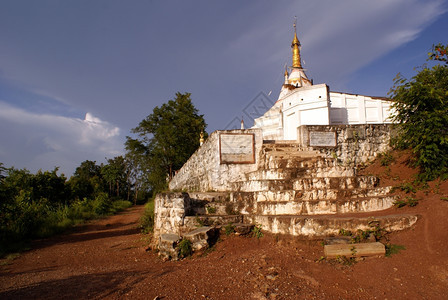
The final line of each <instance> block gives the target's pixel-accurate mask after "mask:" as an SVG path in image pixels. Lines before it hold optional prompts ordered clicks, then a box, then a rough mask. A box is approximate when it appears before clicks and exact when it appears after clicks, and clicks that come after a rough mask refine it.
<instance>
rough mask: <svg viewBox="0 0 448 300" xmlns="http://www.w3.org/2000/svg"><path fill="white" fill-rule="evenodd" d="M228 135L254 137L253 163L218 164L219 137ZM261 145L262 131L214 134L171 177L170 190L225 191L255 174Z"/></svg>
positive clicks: (226, 131)
mask: <svg viewBox="0 0 448 300" xmlns="http://www.w3.org/2000/svg"><path fill="white" fill-rule="evenodd" d="M229 133H237V134H238V133H243V134H246V133H251V134H254V135H255V163H252V164H221V163H220V153H219V135H220V134H229ZM262 145H263V137H262V131H261V129H246V130H219V131H215V132H213V133H212V134H211V135H210V136H209V138H208V139H207V140H206V141H205V143H204V144H203V145H202V146H201V147H200V148H199V149H198V150H197V151H196V152H195V153H194V154H193V155H192V156H191V157H190V158H189V159H188V161H187V162H186V163H185V164H184V165H183V167H182V168H181V169H180V170H179V172H178V173H177V174H176V175H175V176H174V177H173V179H172V180H171V181H170V183H169V188H170V190H182V191H228V190H229V189H230V183H231V182H233V181H238V180H242V179H244V178H245V177H244V176H245V173H247V172H251V171H255V170H257V163H258V160H259V153H260V150H261V147H262Z"/></svg>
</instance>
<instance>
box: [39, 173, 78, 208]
mask: <svg viewBox="0 0 448 300" xmlns="http://www.w3.org/2000/svg"><path fill="white" fill-rule="evenodd" d="M57 171H58V168H54V169H53V171H51V172H50V171H45V172H42V170H39V171H37V173H36V174H34V175H32V176H31V191H32V193H31V198H32V199H34V200H39V199H41V198H45V199H47V200H48V201H49V203H50V204H52V205H57V204H64V203H67V202H68V200H69V198H70V188H69V186H68V185H67V184H66V180H67V178H65V176H64V174H61V176H59V175H58V174H57Z"/></svg>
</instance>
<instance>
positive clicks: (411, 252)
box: [0, 188, 448, 300]
mask: <svg viewBox="0 0 448 300" xmlns="http://www.w3.org/2000/svg"><path fill="white" fill-rule="evenodd" d="M445 189H446V188H445ZM406 210H408V211H409V212H412V213H419V214H420V215H421V219H420V220H419V221H418V223H417V225H416V227H415V228H414V229H413V230H408V231H406V232H402V233H396V234H393V235H391V240H392V242H393V243H396V244H400V245H403V246H405V247H406V250H403V251H402V252H401V253H399V254H396V255H394V256H392V257H390V258H377V257H375V258H369V259H366V260H365V261H361V262H358V263H356V264H355V265H353V266H344V265H341V264H332V263H329V262H325V261H324V262H316V260H317V259H318V258H319V257H321V256H322V255H323V248H322V246H321V245H320V243H319V242H318V241H299V240H297V239H293V238H288V237H275V236H269V235H265V236H264V237H263V238H261V239H260V240H257V239H255V238H248V237H246V238H245V237H235V236H234V237H230V238H226V237H224V239H223V241H221V242H218V244H217V245H216V246H215V247H214V248H213V251H210V252H209V253H207V254H206V255H196V256H193V257H192V258H189V259H185V260H183V261H178V262H171V261H170V262H163V261H161V260H160V259H159V258H158V257H157V254H156V253H154V252H152V251H145V249H146V247H147V246H146V245H147V236H145V235H142V234H141V233H140V232H139V230H138V229H137V225H138V219H139V217H140V215H141V213H142V212H143V207H141V206H140V207H133V208H131V209H129V210H127V211H125V212H123V213H121V214H119V215H116V216H112V217H109V218H107V219H103V220H99V221H95V222H92V223H90V224H88V225H84V226H81V227H78V228H76V229H74V230H73V231H72V232H71V233H67V234H63V235H60V236H56V237H52V238H50V239H45V240H41V241H36V242H35V243H33V246H32V250H29V251H27V252H25V253H22V254H21V255H20V256H19V257H17V258H16V259H15V260H13V261H11V262H10V264H7V265H3V266H0V298H1V299H98V298H106V299H151V300H152V299H386V298H387V299H447V298H448V251H447V241H448V225H447V224H448V222H447V221H446V219H447V216H448V202H447V201H442V200H440V195H433V196H427V198H426V199H425V200H423V201H421V203H420V204H419V205H418V206H417V207H414V208H405V209H404V210H400V212H401V211H403V212H404V211H406ZM3 263H5V262H3Z"/></svg>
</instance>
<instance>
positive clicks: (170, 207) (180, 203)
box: [154, 192, 190, 240]
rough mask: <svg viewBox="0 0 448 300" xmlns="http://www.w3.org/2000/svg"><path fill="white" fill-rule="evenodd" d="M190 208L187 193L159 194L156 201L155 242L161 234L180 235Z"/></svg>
mask: <svg viewBox="0 0 448 300" xmlns="http://www.w3.org/2000/svg"><path fill="white" fill-rule="evenodd" d="M189 207H190V197H189V195H188V194H187V193H172V192H170V193H159V194H157V196H156V198H155V199H154V237H156V238H155V239H154V240H157V239H158V237H159V236H160V235H161V234H164V233H174V234H178V235H180V234H181V232H180V230H181V228H182V226H183V225H184V220H185V215H186V213H187V211H188V209H189Z"/></svg>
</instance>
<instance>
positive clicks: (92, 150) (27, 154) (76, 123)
mask: <svg viewBox="0 0 448 300" xmlns="http://www.w3.org/2000/svg"><path fill="white" fill-rule="evenodd" d="M0 126H1V127H2V128H3V129H5V130H2V131H1V133H0V138H1V140H2V141H7V142H5V143H1V145H0V162H3V163H4V164H5V165H7V166H11V165H14V166H15V167H18V168H24V167H25V168H28V169H30V170H31V171H35V170H37V169H40V168H42V169H44V170H46V169H52V168H53V167H55V166H59V167H60V170H61V171H62V172H63V173H65V174H66V175H68V176H70V175H71V174H72V173H73V171H74V169H75V168H76V167H77V166H79V164H80V163H81V162H82V161H84V160H87V159H88V160H96V161H98V162H102V161H103V160H104V158H105V157H108V158H111V157H114V156H117V155H121V154H122V151H123V150H122V149H123V141H122V139H121V137H120V129H119V128H118V127H116V126H114V125H112V124H110V123H108V122H106V121H103V120H100V119H99V118H96V117H94V116H93V115H92V114H90V113H87V114H86V117H85V119H84V120H82V119H79V118H70V117H63V116H57V115H50V114H36V113H33V112H29V111H25V110H23V109H20V108H17V107H13V106H11V105H9V104H7V103H4V102H1V101H0ZM19 164H20V165H19Z"/></svg>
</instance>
